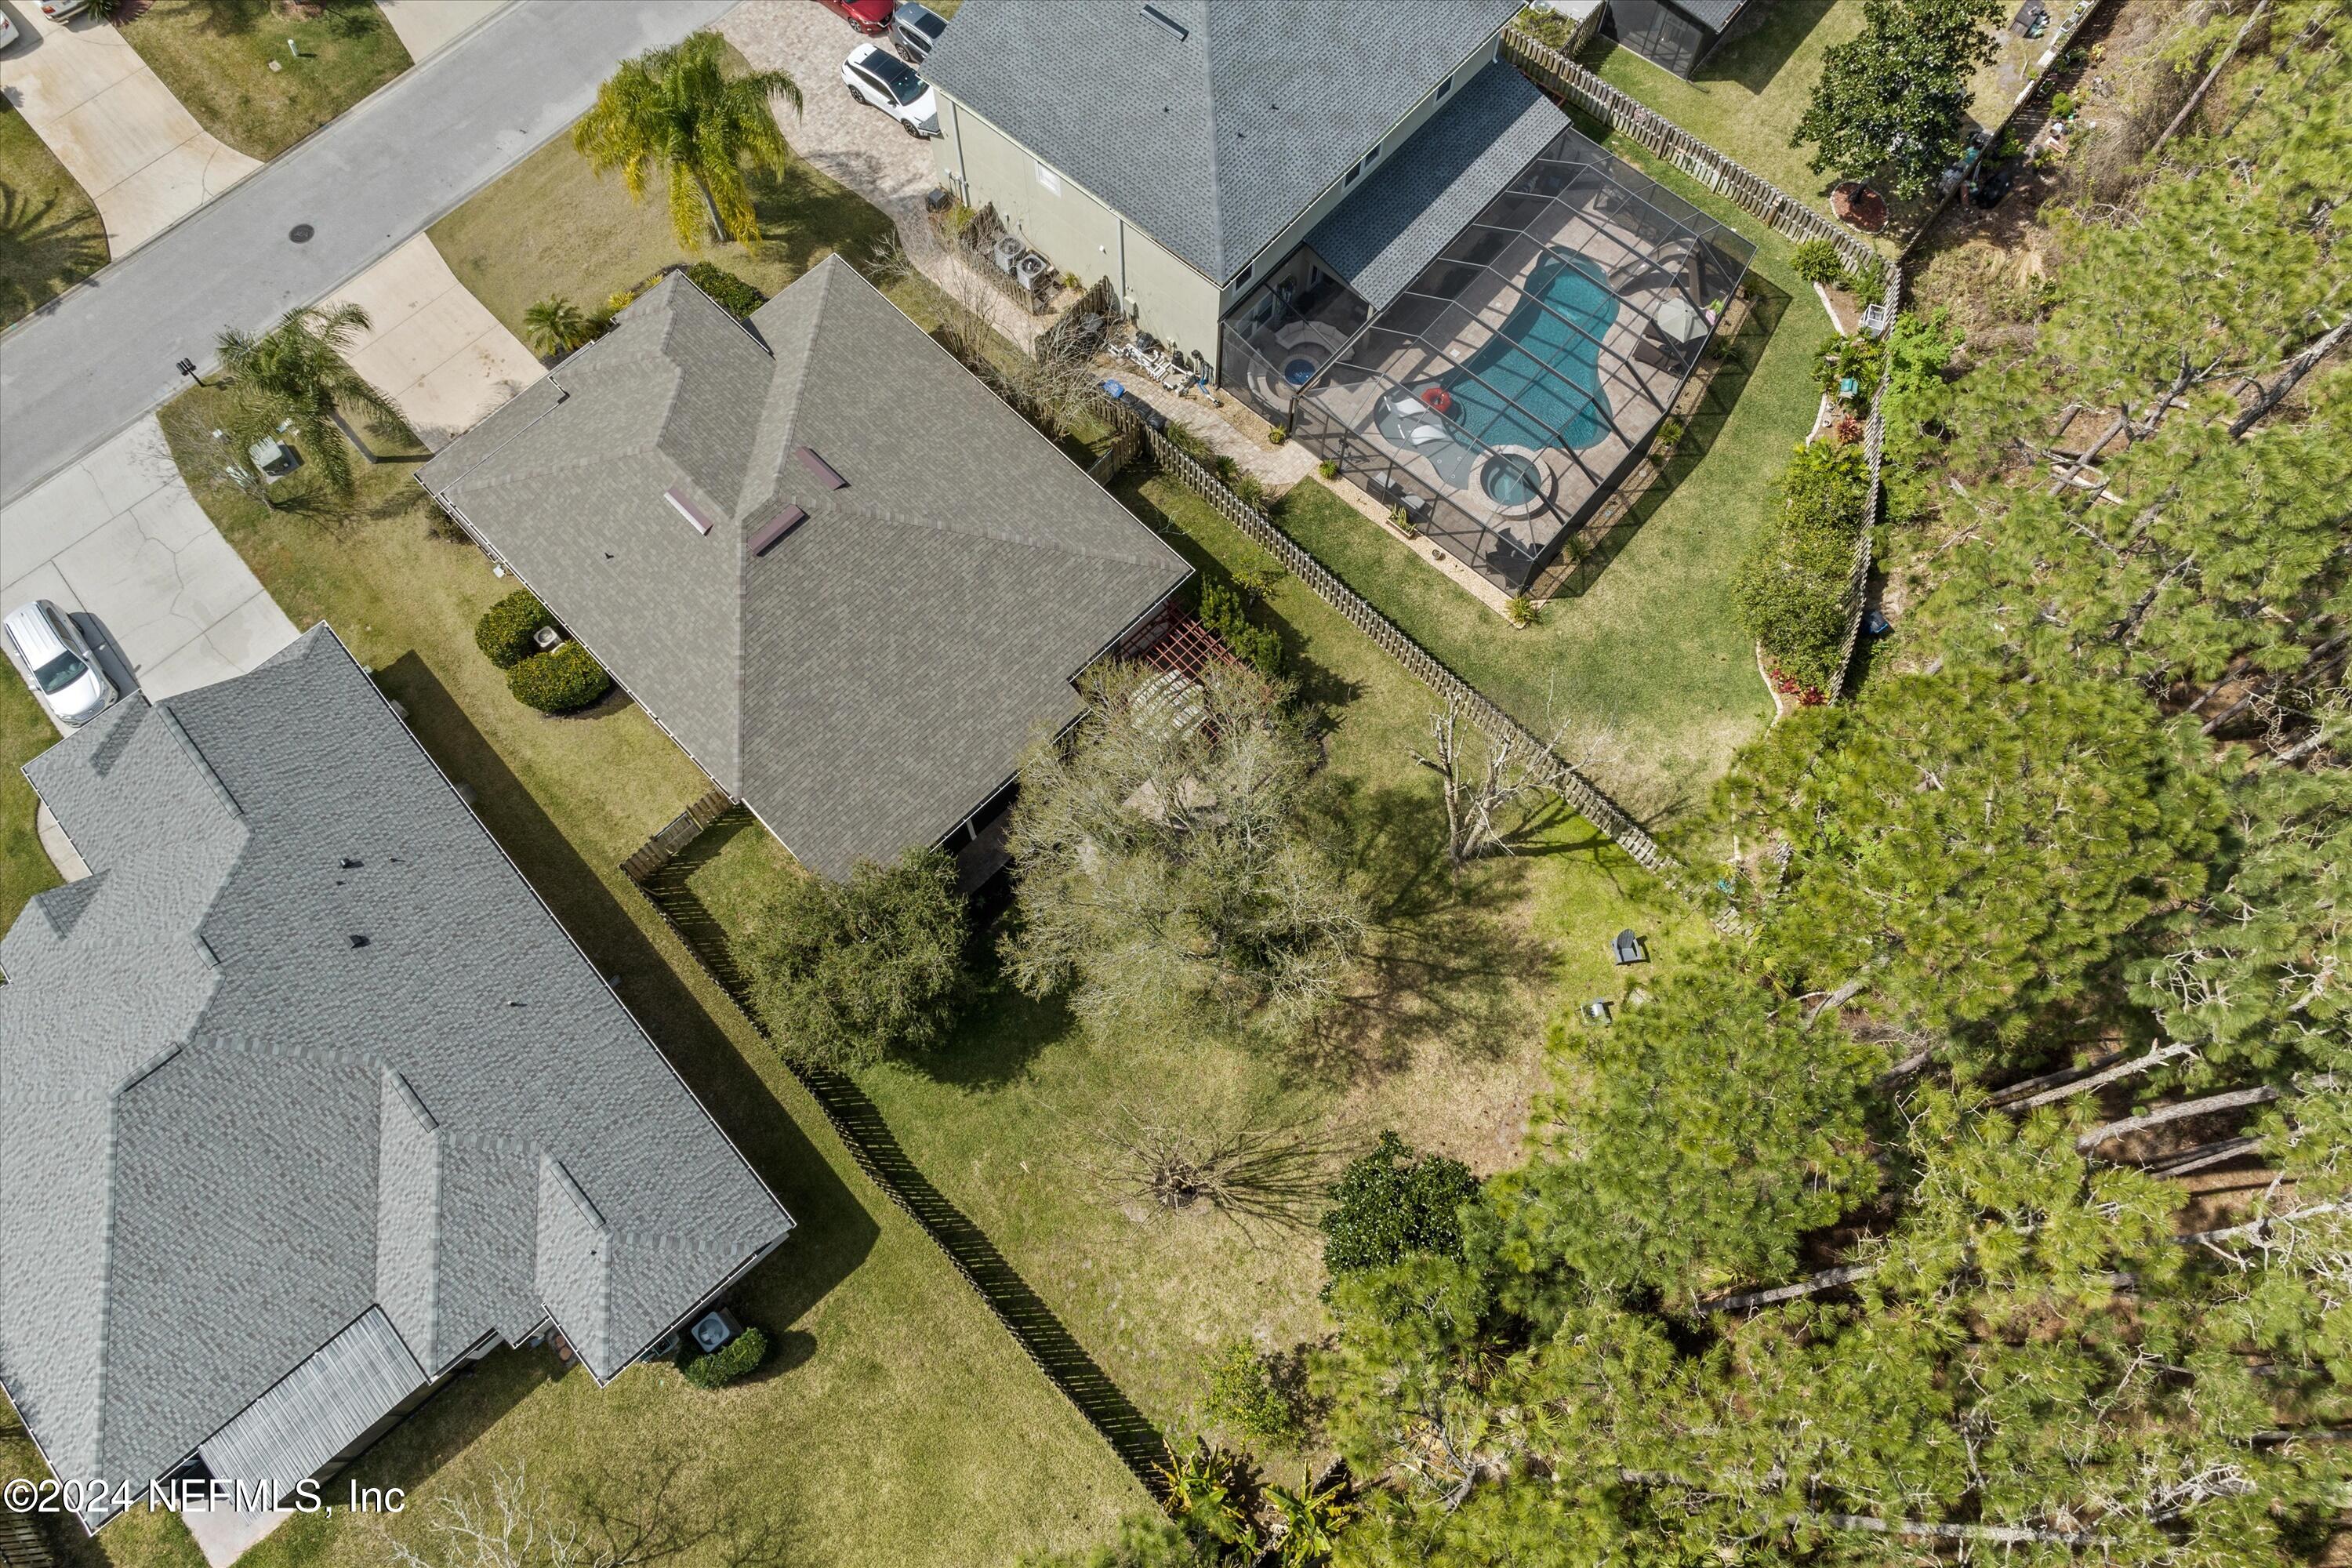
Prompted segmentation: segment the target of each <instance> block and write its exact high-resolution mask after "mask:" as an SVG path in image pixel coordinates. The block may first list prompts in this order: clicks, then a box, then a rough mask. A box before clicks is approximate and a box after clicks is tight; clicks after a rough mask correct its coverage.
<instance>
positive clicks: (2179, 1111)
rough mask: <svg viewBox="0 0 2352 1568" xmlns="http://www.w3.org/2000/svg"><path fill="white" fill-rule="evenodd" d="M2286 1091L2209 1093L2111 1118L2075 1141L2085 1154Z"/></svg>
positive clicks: (2262, 1089)
mask: <svg viewBox="0 0 2352 1568" xmlns="http://www.w3.org/2000/svg"><path fill="white" fill-rule="evenodd" d="M2285 1093H2286V1091H2285V1090H2284V1089H2280V1088H2278V1087H2277V1086H2276V1085H2274V1084H2267V1083H2266V1084H2263V1085H2262V1086H2260V1087H2259V1088H2255V1089H2231V1090H2230V1091H2229V1092H2228V1093H2227V1094H2209V1095H2207V1096H2205V1098H2203V1099H2202V1100H2182V1101H2181V1102H2180V1103H2179V1104H2178V1105H2168V1106H2164V1107H2162V1108H2161V1109H2159V1110H2148V1111H2143V1112H2141V1113H2140V1114H2139V1115H2137V1116H2126V1117H2125V1118H2124V1119H2123V1120H2122V1121H2110V1122H2108V1123H2107V1124H2106V1125H2105V1126H2104V1127H2094V1128H2092V1129H2091V1130H2090V1131H2088V1132H2085V1133H2084V1134H2083V1135H2082V1136H2081V1137H2079V1138H2077V1139H2075V1140H2074V1147H2075V1149H2076V1150H2077V1151H2078V1152H2082V1153H2084V1154H2087V1153H2089V1152H2091V1151H2092V1150H2094V1149H2095V1148H2097V1147H2098V1146H2099V1145H2100V1144H2102V1143H2105V1142H2108V1141H2110V1140H2112V1139H2116V1138H2120V1137H2122V1136H2123V1135H2124V1134H2125V1133H2126V1132H2138V1131H2143V1130H2145V1129H2147V1128H2150V1127H2161V1126H2163V1125H2164V1124H2165V1123H2166V1122H2168V1121H2186V1120H2187V1119H2188V1118H2189V1117H2191V1116H2205V1115H2210V1113H2212V1112H2214V1111H2217V1110H2237V1109H2239V1108H2240V1107H2241V1106H2247V1105H2264V1104H2267V1103H2269V1102H2270V1101H2271V1100H2277V1099H2280V1098H2281V1097H2282V1096H2284V1094H2285Z"/></svg>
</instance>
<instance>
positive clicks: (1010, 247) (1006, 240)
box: [988, 234, 1029, 276]
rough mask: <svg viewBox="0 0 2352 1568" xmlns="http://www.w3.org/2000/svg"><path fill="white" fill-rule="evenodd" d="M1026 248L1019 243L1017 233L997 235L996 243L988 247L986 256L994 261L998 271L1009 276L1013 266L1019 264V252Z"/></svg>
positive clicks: (1019, 238)
mask: <svg viewBox="0 0 2352 1568" xmlns="http://www.w3.org/2000/svg"><path fill="white" fill-rule="evenodd" d="M1028 248H1029V247H1027V246H1025V245H1024V244H1022V243H1021V237H1020V236H1019V235H1017V234H1004V235H999V236H997V238H996V243H995V244H994V245H993V246H991V247H989V252H988V258H989V259H990V260H991V261H993V262H995V263H996V269H997V270H998V271H1000V272H1003V273H1004V274H1006V275H1007V276H1010V275H1011V274H1012V272H1013V268H1014V267H1016V266H1018V265H1019V264H1020V261H1021V253H1022V252H1023V251H1024V250H1027V249H1028Z"/></svg>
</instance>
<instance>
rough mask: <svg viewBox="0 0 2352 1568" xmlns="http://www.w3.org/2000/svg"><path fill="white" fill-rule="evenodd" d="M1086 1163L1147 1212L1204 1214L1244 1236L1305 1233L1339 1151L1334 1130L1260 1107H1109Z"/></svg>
mask: <svg viewBox="0 0 2352 1568" xmlns="http://www.w3.org/2000/svg"><path fill="white" fill-rule="evenodd" d="M1093 1143H1094V1147H1095V1148H1096V1149H1097V1153H1096V1154H1094V1155H1093V1156H1091V1157H1090V1158H1089V1161H1088V1163H1090V1164H1091V1165H1092V1167H1093V1169H1094V1173H1095V1174H1096V1175H1097V1178H1098V1179H1099V1180H1101V1181H1102V1183H1103V1184H1105V1185H1107V1186H1108V1187H1109V1188H1110V1189H1111V1190H1113V1191H1115V1192H1117V1193H1118V1194H1120V1195H1122V1196H1124V1197H1128V1198H1131V1199H1135V1200H1139V1201H1140V1202H1141V1203H1142V1204H1144V1205H1148V1207H1149V1210H1150V1212H1151V1213H1153V1214H1154V1215H1182V1214H1193V1213H1203V1212H1206V1213H1213V1214H1217V1215H1223V1216H1224V1217H1225V1218H1227V1219H1230V1220H1233V1221H1234V1222H1235V1223H1236V1224H1238V1225H1239V1226H1241V1227H1242V1228H1243V1229H1244V1230H1255V1229H1257V1228H1258V1227H1260V1226H1265V1227H1267V1228H1270V1229H1275V1230H1305V1229H1308V1228H1310V1227H1312V1226H1313V1225H1314V1224H1315V1222H1316V1220H1317V1219H1318V1217H1319V1216H1320V1215H1321V1213H1322V1210H1323V1206H1324V1203H1325V1200H1326V1196H1327V1194H1328V1192H1329V1190H1330V1186H1331V1183H1332V1181H1333V1179H1334V1177H1335V1175H1336V1174H1337V1172H1338V1170H1339V1165H1340V1163H1342V1160H1343V1157H1344V1155H1345V1153H1346V1152H1347V1140H1346V1137H1345V1135H1344V1134H1342V1133H1339V1132H1335V1131H1332V1130H1331V1129H1329V1128H1328V1127H1325V1126H1323V1125H1322V1124H1320V1123H1319V1122H1318V1121H1315V1120H1314V1119H1312V1118H1309V1117H1305V1116H1300V1115H1297V1114H1294V1113H1286V1112H1283V1111H1280V1110H1276V1109H1274V1108H1273V1107H1270V1106H1267V1105H1265V1104H1255V1105H1248V1106H1244V1107H1242V1108H1241V1109H1240V1110H1238V1111H1228V1110H1223V1108H1217V1107H1211V1108H1208V1109H1206V1110H1203V1109H1202V1107H1200V1106H1198V1105H1186V1106H1181V1107H1176V1106H1168V1105H1144V1104H1139V1103H1138V1102H1136V1101H1133V1100H1125V1101H1121V1102H1120V1103H1118V1104H1117V1105H1115V1106H1113V1107H1112V1108H1111V1110H1110V1111H1109V1113H1108V1116H1107V1117H1106V1118H1105V1120H1104V1121H1103V1124H1102V1126H1101V1127H1100V1128H1099V1129H1098V1130H1097V1134H1096V1137H1095V1139H1094V1140H1093Z"/></svg>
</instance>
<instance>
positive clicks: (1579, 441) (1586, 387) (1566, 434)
mask: <svg viewBox="0 0 2352 1568" xmlns="http://www.w3.org/2000/svg"><path fill="white" fill-rule="evenodd" d="M1527 292H1528V295H1529V296H1530V298H1528V299H1526V300H1520V301H1519V305H1518V308H1517V310H1513V311H1512V312H1511V314H1510V316H1509V318H1508V319H1507V320H1506V321H1504V322H1503V326H1502V330H1501V331H1498V332H1497V333H1496V334H1495V336H1494V337H1493V338H1491V339H1489V340H1488V341H1487V342H1486V344H1485V345H1484V346H1483V347H1481V348H1480V349H1479V350H1478V352H1477V353H1475V354H1472V355H1471V356H1470V357H1469V359H1467V360H1465V361H1464V362H1463V366H1462V368H1461V369H1460V370H1456V371H1451V372H1448V373H1447V374H1445V375H1444V377H1443V378H1442V379H1443V380H1444V384H1445V388H1446V390H1447V391H1448V392H1450V393H1452V394H1453V396H1454V409H1453V415H1454V421H1455V423H1457V424H1459V425H1460V426H1462V427H1463V428H1464V429H1465V430H1467V431H1468V432H1469V433H1470V434H1471V435H1473V436H1475V437H1477V438H1478V439H1479V440H1481V441H1484V442H1485V443H1486V445H1488V446H1489V447H1538V448H1541V447H1552V446H1557V445H1559V444H1560V442H1561V441H1562V440H1563V439H1565V441H1566V443H1567V445H1568V446H1569V447H1570V448H1571V449H1578V448H1581V447H1590V446H1591V445H1592V444H1593V443H1594V442H1596V441H1598V440H1600V439H1601V437H1603V436H1605V435H1607V434H1608V433H1609V399H1608V397H1607V395H1604V394H1603V393H1602V392H1601V347H1600V344H1599V342H1598V340H1599V338H1600V336H1601V332H1602V331H1603V330H1604V329H1606V328H1607V327H1608V325H1609V323H1610V322H1612V321H1615V320H1616V319H1617V296H1616V295H1614V294H1612V293H1611V292H1610V291H1609V284H1608V282H1607V280H1606V279H1604V278H1603V277H1602V275H1601V268H1600V266H1599V265H1598V264H1597V263H1595V262H1593V261H1592V260H1591V259H1589V258H1585V257H1581V256H1579V257H1574V258H1570V259H1566V260H1563V259H1562V258H1559V257H1554V256H1548V257H1546V258H1543V260H1541V261H1539V262H1538V263H1537V264H1536V267H1535V269H1534V270H1533V271H1532V272H1530V273H1529V274H1528V283H1527ZM1537 300H1542V301H1544V303H1545V304H1549V306H1550V307H1551V310H1545V309H1544V306H1543V305H1542V304H1538V303H1537ZM1553 310H1556V311H1558V312H1559V315H1557V316H1555V315H1554V314H1552V313H1551V312H1552V311H1553ZM1562 317H1565V318H1567V319H1566V320H1562V319H1561V318H1562ZM1570 321H1573V322H1574V323H1575V324H1576V326H1577V327H1581V328H1582V329H1583V331H1582V332H1580V331H1576V330H1575V329H1574V328H1572V327H1570V324H1569V323H1570ZM1584 332H1590V333H1591V334H1592V335H1591V337H1590V338H1588V337H1586V336H1585V335H1584ZM1547 371H1549V374H1546V373H1547ZM1474 377H1475V379H1473V378H1474ZM1505 399H1508V400H1509V401H1505ZM1513 405H1517V406H1516V407H1515V406H1513ZM1554 432H1558V434H1554Z"/></svg>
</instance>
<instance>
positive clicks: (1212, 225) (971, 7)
mask: <svg viewBox="0 0 2352 1568" xmlns="http://www.w3.org/2000/svg"><path fill="white" fill-rule="evenodd" d="M1518 9H1519V0H1322V3H1320V4H1307V3H1306V0H1151V4H1150V5H1143V4H1140V3H1139V0H1099V3H1088V4H1083V5H1075V4H1067V3H1065V0H965V4H964V5H962V6H961V7H960V8H959V9H958V10H957V12H956V15H955V19H954V20H953V21H951V22H950V23H949V24H948V29H947V32H946V33H945V34H944V35H943V36H942V37H940V47H938V48H937V49H936V50H934V51H933V52H932V53H931V55H930V56H929V58H927V59H926V60H925V61H924V62H923V76H924V79H926V80H928V81H929V82H930V83H931V84H932V85H933V86H935V87H937V88H939V89H940V90H941V91H942V92H945V93H947V94H948V95H949V96H950V97H952V98H954V99H955V100H958V101H959V102H961V103H962V104H963V105H964V106H965V107H966V108H968V109H970V110H972V111H974V112H975V113H978V114H979V115H980V116H981V117H982V118H983V119H985V120H987V121H989V122H990V123H991V124H992V125H995V126H996V127H997V128H998V129H1000V130H1002V131H1003V132H1005V133H1006V134H1008V135H1010V136H1011V137H1013V140H1014V141H1016V142H1020V143H1021V144H1022V145H1023V146H1024V147H1026V148H1027V149H1028V150H1029V151H1030V152H1031V153H1033V154H1034V155H1035V156H1036V157H1038V158H1040V159H1042V160H1044V161H1045V163H1049V164H1051V165H1052V166H1053V167H1054V168H1055V169H1057V170H1059V171H1061V172H1062V173H1063V174H1067V175H1069V176H1070V177H1071V178H1072V179H1074V180H1076V181H1077V182H1078V183H1079V184H1082V185H1084V186H1086V187H1087V190H1089V191H1092V192H1093V193H1094V194H1095V195H1097V196H1099V197H1101V198H1102V199H1103V200H1104V201H1106V202H1108V203H1109V204H1110V205H1111V206H1113V207H1114V208H1116V209H1118V211H1119V212H1120V213H1121V214H1123V215H1124V216H1126V217H1127V218H1128V219H1129V221H1131V222H1133V223H1134V224H1135V225H1137V226H1139V227H1140V228H1142V229H1143V230H1144V231H1145V232H1146V233H1148V234H1150V236H1151V237H1153V238H1155V239H1157V240H1158V241H1159V242H1160V244H1161V245H1163V246H1166V247H1168V248H1169V249H1170V250H1171V251H1172V252H1174V253H1175V254H1176V255H1177V256H1179V257H1181V258H1183V259H1184V260H1186V261H1188V262H1190V263H1192V265H1193V266H1194V267H1196V268H1199V269H1200V270H1201V271H1202V272H1203V273H1205V274H1207V275H1208V276H1209V277H1210V278H1211V279H1214V280H1216V281H1217V282H1219V283H1223V282H1224V281H1225V280H1227V279H1231V278H1232V277H1233V276H1234V273H1236V272H1238V271H1240V270H1241V268H1243V267H1244V265H1246V264H1247V263H1248V262H1249V260H1250V259H1251V258H1253V257H1255V256H1256V255H1257V253H1258V252H1259V251H1261V250H1263V249H1264V248H1265V247H1266V245H1267V244H1268V243H1269V242H1271V241H1272V240H1273V239H1274V237H1276V235H1277V234H1280V233H1281V232H1282V229H1283V226H1285V225H1286V224H1288V223H1289V222H1290V221H1291V219H1293V218H1295V217H1297V216H1298V215H1299V214H1300V213H1301V212H1303V211H1305V210H1306V209H1307V205H1309V204H1311V203H1312V202H1313V201H1314V200H1315V199H1316V197H1317V196H1318V195H1321V194H1322V193H1323V192H1324V191H1325V190H1326V189H1327V188H1328V187H1329V186H1330V185H1331V184H1332V183H1333V182H1334V181H1336V180H1338V179H1339V177H1340V176H1341V175H1343V174H1346V173H1347V171H1348V169H1349V165H1351V164H1353V163H1355V162H1356V161H1357V160H1358V159H1360V158H1361V157H1362V156H1363V155H1364V153H1365V152H1366V151H1367V150H1368V149H1369V148H1370V146H1371V145H1372V143H1373V142H1374V141H1376V140H1377V139H1378V138H1380V137H1381V136H1382V135H1385V134H1386V133H1387V132H1389V131H1390V130H1391V129H1392V128H1393V127H1394V126H1395V125H1396V123H1397V121H1400V120H1402V119H1403V118H1404V116H1405V114H1406V113H1407V112H1408V111H1409V110H1412V107H1413V105H1414V104H1416V103H1418V102H1420V101H1421V100H1422V99H1423V96H1425V95H1426V94H1427V93H1428V92H1429V91H1430V90H1431V89H1433V88H1435V87H1436V86H1437V84H1438V83H1439V82H1440V81H1442V80H1444V79H1445V77H1446V76H1447V75H1448V74H1449V73H1450V72H1452V71H1453V70H1454V68H1456V67H1458V66H1460V65H1461V64H1462V62H1463V61H1465V60H1466V59H1468V58H1470V56H1471V54H1472V53H1473V52H1474V51H1475V50H1476V49H1478V48H1479V47H1481V46H1482V45H1484V44H1485V43H1486V40H1487V39H1488V38H1490V37H1493V36H1494V34H1495V32H1496V29H1497V28H1499V27H1501V26H1502V25H1503V24H1504V23H1505V22H1507V21H1509V20H1510V19H1511V17H1512V16H1515V15H1517V12H1518ZM1161 18H1165V20H1164V21H1163V20H1162V19H1161ZM1060 259H1061V260H1063V261H1064V262H1065V264H1068V263H1069V262H1070V258H1060Z"/></svg>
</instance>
